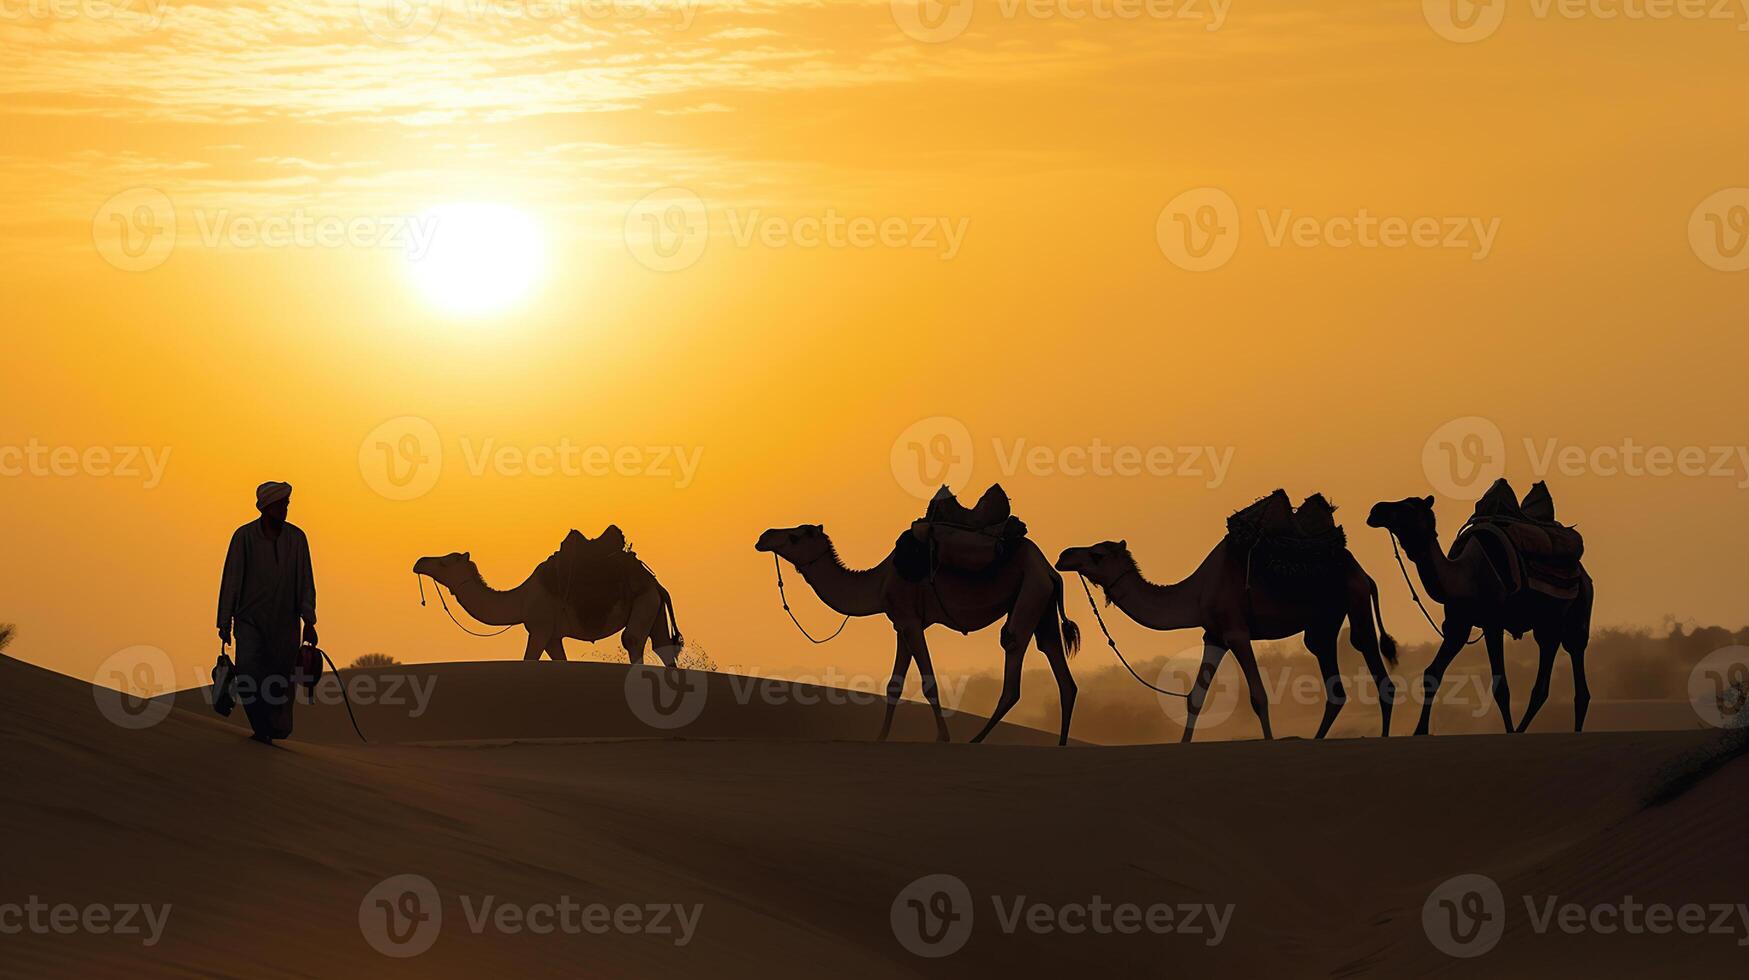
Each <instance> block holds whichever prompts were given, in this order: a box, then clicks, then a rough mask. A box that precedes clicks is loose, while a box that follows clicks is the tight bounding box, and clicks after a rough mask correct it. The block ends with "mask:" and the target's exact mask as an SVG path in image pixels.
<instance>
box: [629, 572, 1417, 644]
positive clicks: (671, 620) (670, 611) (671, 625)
mask: <svg viewBox="0 0 1749 980" xmlns="http://www.w3.org/2000/svg"><path fill="white" fill-rule="evenodd" d="M656 588H657V589H660V590H661V592H662V611H663V613H664V614H665V615H666V616H667V617H668V635H669V636H671V637H673V638H674V639H673V643H674V649H675V651H676V653H675V656H679V653H678V651H681V650H684V649H686V638H685V637H683V636H681V635H680V621H679V620H678V619H676V618H675V616H674V597H673V596H671V595H669V594H668V590H667V589H664V588H662V587H661V586H660V585H658V586H656ZM1393 649H1395V648H1394V647H1393ZM1391 662H1392V663H1396V660H1394V659H1393V660H1392V661H1391Z"/></svg>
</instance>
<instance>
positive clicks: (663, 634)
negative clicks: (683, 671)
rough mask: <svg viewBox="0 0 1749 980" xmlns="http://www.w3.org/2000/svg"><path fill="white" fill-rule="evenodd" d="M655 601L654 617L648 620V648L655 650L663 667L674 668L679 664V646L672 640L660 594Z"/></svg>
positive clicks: (672, 635)
mask: <svg viewBox="0 0 1749 980" xmlns="http://www.w3.org/2000/svg"><path fill="white" fill-rule="evenodd" d="M656 601H657V606H656V618H655V619H654V620H651V622H650V649H652V650H654V651H656V657H657V659H659V660H661V661H662V665H663V666H664V667H667V668H668V669H669V670H675V669H677V668H678V667H679V666H680V646H679V645H678V644H676V643H675V642H674V633H673V631H671V630H669V628H668V617H667V616H666V615H665V614H664V613H663V610H662V607H661V597H660V595H658V596H657V600H656Z"/></svg>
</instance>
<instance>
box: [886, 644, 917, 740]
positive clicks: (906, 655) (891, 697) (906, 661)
mask: <svg viewBox="0 0 1749 980" xmlns="http://www.w3.org/2000/svg"><path fill="white" fill-rule="evenodd" d="M893 629H894V631H895V632H896V634H897V637H898V650H897V652H895V653H894V654H893V676H892V679H890V680H888V681H887V714H886V717H884V718H882V719H881V734H880V737H879V738H877V739H876V740H875V741H877V742H885V741H886V740H887V735H888V734H889V733H890V732H891V731H892V730H893V712H894V711H895V710H897V709H898V707H899V696H900V695H902V694H904V693H905V674H906V672H908V671H909V670H910V669H911V645H910V644H909V643H906V642H905V632H906V630H905V629H903V628H900V627H899V626H897V625H895V626H894V627H893ZM918 631H919V632H921V627H919V628H918Z"/></svg>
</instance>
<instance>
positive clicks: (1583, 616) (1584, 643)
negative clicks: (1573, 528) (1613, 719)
mask: <svg viewBox="0 0 1749 980" xmlns="http://www.w3.org/2000/svg"><path fill="white" fill-rule="evenodd" d="M1592 599H1593V596H1592V591H1591V582H1590V580H1587V581H1586V582H1585V591H1584V593H1583V594H1582V595H1580V596H1579V601H1578V602H1577V603H1575V604H1574V605H1573V607H1572V609H1571V610H1569V612H1568V617H1567V623H1566V625H1565V627H1564V628H1563V629H1562V631H1561V633H1562V636H1561V645H1562V646H1564V647H1566V648H1567V654H1568V655H1569V656H1571V657H1572V658H1573V730H1574V731H1576V732H1582V731H1584V730H1585V712H1586V711H1588V710H1589V709H1590V708H1591V686H1590V685H1589V684H1586V683H1585V648H1586V647H1588V646H1590V645H1591V603H1592Z"/></svg>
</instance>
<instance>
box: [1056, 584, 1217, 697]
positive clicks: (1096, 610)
mask: <svg viewBox="0 0 1749 980" xmlns="http://www.w3.org/2000/svg"><path fill="white" fill-rule="evenodd" d="M1078 577H1079V578H1080V579H1081V591H1083V592H1085V593H1087V605H1088V606H1089V607H1091V608H1092V610H1093V621H1094V622H1096V623H1098V624H1099V632H1101V633H1104V634H1105V642H1106V643H1107V644H1109V645H1110V646H1111V652H1112V653H1115V654H1117V659H1118V662H1119V663H1121V664H1123V666H1124V669H1125V670H1127V671H1129V672H1130V676H1131V677H1134V678H1135V679H1136V680H1138V681H1141V684H1142V686H1143V687H1145V688H1147V689H1148V690H1150V691H1153V692H1154V693H1156V694H1164V695H1166V696H1167V697H1169V698H1184V699H1185V700H1186V701H1188V700H1190V695H1189V694H1180V693H1178V692H1177V691H1168V690H1166V689H1165V688H1161V687H1155V686H1154V685H1152V684H1150V683H1148V682H1147V681H1145V680H1142V675H1141V674H1138V673H1136V669H1135V668H1134V667H1131V666H1130V662H1129V661H1128V660H1125V659H1124V655H1123V651H1122V650H1119V649H1118V648H1117V641H1116V640H1114V639H1112V638H1111V630H1108V629H1106V628H1105V617H1104V616H1101V615H1099V603H1097V602H1094V601H1093V589H1092V588H1090V587H1089V586H1088V585H1087V576H1085V575H1081V576H1078Z"/></svg>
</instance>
